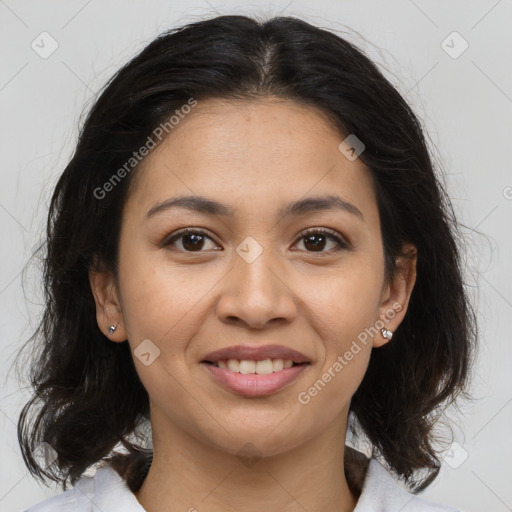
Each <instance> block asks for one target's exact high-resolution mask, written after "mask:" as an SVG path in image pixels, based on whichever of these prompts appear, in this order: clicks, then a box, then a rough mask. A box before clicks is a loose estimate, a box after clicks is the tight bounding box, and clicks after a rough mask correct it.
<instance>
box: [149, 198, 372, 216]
mask: <svg viewBox="0 0 512 512" xmlns="http://www.w3.org/2000/svg"><path fill="white" fill-rule="evenodd" d="M171 208H184V209H186V210H189V211H192V212H196V213H200V214H203V215H211V216H223V217H233V216H234V214H235V211H234V210H233V208H231V207H230V206H228V205H225V204H222V203H219V202H217V201H214V200H213V199H208V198H206V197H203V196H179V197H174V198H170V199H167V200H165V201H163V202H161V203H158V204H156V205H155V206H153V207H152V208H151V209H150V210H149V211H148V213H147V214H146V219H149V218H150V217H153V216H154V215H156V214H157V213H160V212H162V211H165V210H169V209H171ZM330 210H341V211H343V212H347V213H350V214H352V215H354V216H356V217H358V218H359V219H360V220H361V221H363V222H364V216H363V214H362V213H361V210H359V208H357V206H355V205H353V204H352V203H349V202H348V201H346V200H345V199H343V198H342V197H340V196H337V195H327V196H319V197H306V198H304V199H299V200H298V201H294V202H292V203H289V204H287V205H285V206H284V207H282V208H281V209H280V210H279V211H278V213H277V216H278V218H281V217H282V218H285V217H292V216H300V215H307V214H309V213H314V212H319V211H330Z"/></svg>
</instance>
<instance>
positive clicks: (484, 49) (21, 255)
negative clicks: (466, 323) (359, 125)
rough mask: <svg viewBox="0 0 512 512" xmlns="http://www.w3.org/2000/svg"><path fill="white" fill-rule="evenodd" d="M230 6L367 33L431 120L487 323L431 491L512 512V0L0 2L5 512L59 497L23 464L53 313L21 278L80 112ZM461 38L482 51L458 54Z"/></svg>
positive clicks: (375, 53)
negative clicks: (163, 42)
mask: <svg viewBox="0 0 512 512" xmlns="http://www.w3.org/2000/svg"><path fill="white" fill-rule="evenodd" d="M313 7H314V8H313ZM221 13H222V14H252V13H256V14H259V15H264V14H266V15H277V14H286V15H295V16H298V17H302V18H304V19H306V20H308V21H310V22H311V23H313V24H316V25H319V26H322V27H324V28H329V29H333V30H335V31H342V32H343V31H346V30H348V29H349V28H350V29H353V30H355V31H356V32H358V33H359V34H360V35H357V34H354V33H351V35H349V36H347V37H348V38H349V39H350V40H351V41H353V42H355V43H356V44H357V45H359V46H360V47H362V48H363V49H365V50H366V51H367V53H368V54H369V55H370V56H371V57H373V58H374V59H375V60H376V61H377V62H378V63H379V64H380V65H382V66H384V67H385V74H386V75H387V76H388V77H389V78H390V80H391V81H392V82H393V83H394V84H395V85H396V86H397V87H398V89H399V90H400V91H401V92H402V94H404V96H405V97H406V99H407V100H408V101H409V102H410V103H411V104H412V106H413V108H414V109H415V111H416V112H417V114H418V115H419V116H420V118H421V119H422V120H423V122H424V125H425V127H426V128H427V130H428V133H429V135H430V139H431V143H432V147H433V151H434V155H435V158H436V159H437V160H438V161H439V162H440V163H441V165H442V166H443V168H444V170H445V172H446V184H447V187H448V190H449V193H450V195H451V197H452V200H453V204H454V206H455V209H456V212H457V213H458V215H459V218H460V220H461V222H462V223H463V225H464V226H465V228H464V232H465V233H466V235H467V240H466V241H467V244H468V245H467V252H466V255H467V257H466V262H465V271H466V280H467V283H468V285H469V286H470V290H471V293H472V295H473V297H474V300H475V303H476V305H477V308H478V315H479V320H480V328H481V340H480V342H481V345H480V352H479V357H478V360H477V366H476V369H475V374H474V380H473V388H472V392H473V393H474V395H475V396H476V398H477V400H476V401H474V402H473V403H466V402H464V403H462V404H461V407H460V411H456V410H454V409H453V408H449V409H447V410H446V411H445V414H444V418H445V419H448V420H451V421H453V422H454V434H455V436H454V439H453V441H454V444H453V445H452V446H451V447H450V449H448V450H447V451H446V455H445V458H444V461H443V467H442V470H441V473H440V476H439V477H438V479H437V480H436V481H435V482H434V483H433V484H432V485H431V486H430V487H429V488H428V489H427V491H426V492H425V493H424V494H423V496H424V497H426V498H427V499H431V500H434V501H439V502H441V503H445V504H450V505H452V506H455V507H458V508H461V509H463V510H466V511H467V512H476V511H481V510H486V511H487V512H490V511H496V512H505V511H507V510H509V511H510V510H512V486H511V485H510V478H511V474H512V471H511V469H510V457H511V455H512V442H511V439H510V434H511V429H510V425H511V424H512V386H511V382H512V374H511V372H510V363H511V362H512V361H511V353H512V349H511V343H510V340H511V337H510V329H509V324H510V322H509V321H507V320H508V319H510V318H511V312H512V279H511V274H512V266H511V265H510V262H511V261H512V236H511V234H512V231H511V229H510V228H511V225H512V222H511V221H512V172H511V166H510V146H511V142H512V137H511V135H512V133H511V132H512V122H511V112H512V72H511V66H510V63H511V62H512V45H511V42H512V36H511V30H510V20H511V19H512V3H511V2H510V1H505V0H501V1H496V0H493V1H451V2H447V1H444V2H442V1H428V2H427V1H424V0H422V1H421V0H414V1H412V0H395V1H392V2H377V1H373V2H370V1H359V2H355V1H337V2H335V1H327V0H316V1H315V2H314V5H313V6H312V5H311V2H310V1H299V0H296V1H292V2H262V1H260V2H251V3H243V2H241V3H237V2H220V1H216V0H211V2H194V3H190V4H189V5H187V6H183V4H181V3H178V2H176V1H171V0H168V1H152V2H142V1H120V0H108V1H99V0H89V1H87V0H70V1H66V2H64V1H61V2H55V1H14V0H0V41H1V47H2V52H1V56H0V59H1V62H0V69H1V75H0V109H1V116H0V129H1V131H0V134H1V139H0V140H1V141H2V145H1V149H2V152H1V165H0V229H1V242H0V258H1V259H0V261H1V265H0V343H1V349H2V351H1V355H2V357H1V359H0V429H1V432H2V436H1V439H0V449H1V456H0V464H1V467H0V509H1V510H2V511H4V510H5V511H7V510H9V511H17V510H18V511H19V510H22V509H24V508H25V507H28V506H29V505H31V504H33V503H36V502H38V501H40V500H42V499H44V498H46V497H49V496H52V495H54V494H57V493H60V492H61V490H60V489H55V488H45V487H43V486H39V485H38V484H37V483H36V482H35V481H34V480H33V479H32V478H31V477H30V476H29V475H28V474H27V472H26V470H25V468H24V466H23V464H22V461H21V455H20V451H19V447H18V445H17V438H16V427H15V425H16V421H17V416H18V413H19V411H20V409H21V407H22V405H23V404H24V403H25V401H26V400H27V398H28V391H27V390H24V389H22V388H23V386H24V384H23V383H19V382H17V381H16V379H15V373H14V372H13V371H10V368H11V365H12V363H13V361H14V355H15V353H16V351H17V350H18V349H19V347H20V346H21V343H22V342H23V341H24V340H25V339H26V338H27V337H28V336H29V335H30V334H31V331H32V329H33V327H34V326H35V324H36V321H37V315H38V314H39V313H40V311H41V307H40V304H41V293H40V290H39V286H38V283H39V277H38V275H37V272H36V270H37V269H32V270H31V271H30V272H29V273H28V275H27V286H26V290H25V293H26V294H27V298H25V297H24V294H23V289H22V286H21V270H22V268H23V266H24V264H25V263H26V260H27V258H28V257H29V255H30V254H31V252H32V250H33V249H34V248H35V246H36V244H37V243H38V241H39V239H40V237H41V236H42V234H43V229H44V222H45V215H46V211H47V207H48V200H49V197H50V193H51V189H52V187H53V185H54V183H55V180H56V178H57V176H58V174H59V173H60V172H61V171H62V170H63V168H64V165H65V163H66V161H67V160H68V159H69V157H70V155H71V153H72V150H73V146H74V143H75V141H76V136H77V124H78V121H79V117H80V113H81V111H82V109H83V108H84V106H90V105H91V103H92V101H93V100H94V97H95V93H96V92H97V91H98V90H99V88H100V87H101V86H102V85H103V84H104V83H105V81H106V80H107V79H108V78H109V77H110V76H111V75H112V74H113V73H114V72H115V71H116V70H117V69H118V67H119V66H120V65H121V64H123V63H124V62H125V61H126V60H127V59H128V58H129V57H131V56H133V55H134V54H135V53H136V52H138V51H139V50H140V49H142V47H143V46H144V45H145V44H147V43H148V42H149V41H150V40H151V39H152V38H153V37H154V36H155V35H156V34H157V33H159V32H160V31H163V30H165V29H167V28H170V27H174V26H177V25H180V24H182V23H185V22H191V21H195V20H198V19H202V18H205V17H210V16H213V15H215V14H221ZM43 31H46V32H48V33H49V34H50V35H51V37H52V38H53V39H54V40H55V41H56V42H57V44H58V48H57V50H56V51H55V52H54V53H53V54H52V55H50V56H48V57H47V58H46V59H44V58H42V57H41V56H40V55H39V54H38V53H36V51H34V50H33V49H32V47H31V43H32V41H34V40H35V43H34V44H39V45H40V46H42V43H41V42H40V41H41V37H48V36H39V35H40V34H41V33H42V32H43ZM454 31H456V32H458V33H459V34H460V36H462V38H463V39H461V38H459V36H457V35H453V34H452V33H453V32H454ZM340 35H343V34H342V33H340ZM365 39H367V40H368V41H365ZM464 40H465V41H467V43H468V44H469V47H468V49H467V50H466V51H465V52H464V53H462V54H461V55H459V56H457V55H456V54H458V53H460V51H461V50H462V49H463V47H464V46H463V45H464ZM38 41H39V43H38ZM443 41H445V43H444V45H443ZM50 43H51V41H50V39H46V40H45V43H44V47H45V49H46V50H48V49H49V48H50ZM443 46H444V48H443ZM445 50H446V51H445ZM40 51H42V50H40ZM449 53H451V55H449ZM454 56H457V58H453V57H454ZM506 262H508V263H506ZM450 442H451V439H450V438H448V443H450ZM396 512H398V511H396Z"/></svg>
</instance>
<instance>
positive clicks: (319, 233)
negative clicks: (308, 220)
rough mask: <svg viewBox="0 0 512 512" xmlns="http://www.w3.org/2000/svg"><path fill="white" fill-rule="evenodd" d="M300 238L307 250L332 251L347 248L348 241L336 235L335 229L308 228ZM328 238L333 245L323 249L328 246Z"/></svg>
mask: <svg viewBox="0 0 512 512" xmlns="http://www.w3.org/2000/svg"><path fill="white" fill-rule="evenodd" d="M301 240H303V241H304V242H303V244H304V247H305V248H306V251H307V252H318V253H332V252H337V251H339V250H341V249H348V248H349V245H348V243H347V242H345V241H344V240H343V239H342V238H340V237H339V236H337V233H336V232H335V231H331V230H327V229H312V230H309V231H308V232H306V233H304V234H303V235H302V237H301ZM329 240H331V241H332V242H333V243H334V245H333V246H332V245H331V248H328V250H327V251H325V250H324V249H325V248H326V246H328V241H329Z"/></svg>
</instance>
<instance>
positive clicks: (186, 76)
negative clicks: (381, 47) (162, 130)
mask: <svg viewBox="0 0 512 512" xmlns="http://www.w3.org/2000/svg"><path fill="white" fill-rule="evenodd" d="M268 96H275V97H280V98H286V99H291V100H294V101H295V102H297V103H299V104H303V105H307V106H313V107H315V108H317V109H318V111H321V112H322V113H324V114H325V115H326V116H327V118H328V119H329V120H330V122H332V124H333V126H335V127H336V128H337V129H338V130H339V132H340V134H342V135H345V136H346V135H348V134H354V135H356V136H357V137H358V138H359V139H360V140H361V141H363V142H364V144H365V151H364V152H363V153H362V154H361V155H360V157H359V158H360V159H361V161H362V162H363V163H364V164H365V165H366V166H367V167H368V169H369V170H370V172H371V176H372V178H373V181H374V184H375V190H376V194H377V203H378V210H379V214H380V222H381V230H382V241H383V247H384V254H385V268H386V275H387V276H388V277H389V276H392V275H393V274H394V272H395V271H396V269H395V266H394V265H395V260H396V258H397V257H398V256H399V255H401V250H402V247H403V244H404V243H405V242H409V243H412V244H414V246H416V248H417V253H418V260H417V278H416V283H415V286H414V289H413V291H412V295H411V298H410V302H409V308H408V311H407V314H406V316H405V318H404V320H403V321H402V323H401V325H400V326H399V327H398V329H397V330H396V332H395V334H394V337H393V341H392V343H387V344H386V345H384V346H382V347H380V348H379V349H376V350H373V351H372V355H371V358H370V362H369V366H368V369H367V372H366V374H365V376H364V378H363V381H362V383H361V385H360V386H359V388H358V389H357V391H356V392H355V394H354V396H353V397H352V400H351V404H350V412H351V413H352V415H353V416H355V418H356V419H357V429H356V430H355V431H354V432H355V433H356V435H360V436H364V437H365V438H366V439H368V440H369V441H370V443H371V446H372V455H375V456H379V457H381V458H382V459H383V460H384V461H385V463H386V464H387V465H388V467H389V468H390V469H391V470H392V471H394V472H395V474H396V475H397V476H398V477H400V478H402V479H403V480H404V481H405V483H406V484H407V485H408V487H409V489H410V490H411V491H412V492H415V493H416V492H418V491H420V490H422V489H424V488H425V487H427V486H428V485H429V484H430V483H431V482H432V481H433V480H434V479H435V478H436V476H437V474H438V472H439V469H440V457H439V455H438V453H437V451H436V448H435V441H436V435H435V432H434V426H435V423H436V413H439V411H440V410H441V407H442V406H444V407H446V406H447V405H449V404H452V403H455V399H456V398H457V397H459V396H460V397H461V398H462V396H464V397H466V398H471V397H470V395H469V393H468V385H469V380H470V379H469V377H470V369H471V365H472V362H473V355H474V354H473V353H474V349H475V348H476V341H477V326H476V320H475V318H476V315H475V313H474V311H473V308H472V306H471V302H470V300H469V296H468V295H467V292H466V290H465V286H464V282H463V273H462V270H463V269H462V259H461V255H462V251H461V248H460V247H459V242H460V241H461V235H460V229H459V225H458V222H457V220H456V216H455V214H454V211H453V207H452V205H451V202H450V200H449V198H448V196H447V194H446V192H445V190H444V187H443V185H442V182H441V179H440V177H439V176H438V170H437V168H436V166H434V159H433V157H432V156H431V154H430V151H429V148H428V144H427V142H426V137H425V133H424V130H423V128H422V127H421V123H420V122H419V120H418V118H417V117H416V115H415V114H414V113H413V111H412V109H411V108H410V107H409V106H408V104H407V103H406V101H405V100H404V99H403V97H402V96H401V95H400V94H399V92H398V91H397V90H396V89H395V87H394V86H393V85H392V84H391V83H390V82H389V81H388V80H387V79H386V78H385V77H384V75H383V73H382V72H381V71H380V70H379V69H378V68H377V66H376V65H375V64H374V63H373V62H372V61H371V60H370V59H369V58H368V57H367V56H366V55H365V54H364V53H363V51H361V50H359V49H358V48H356V46H354V45H353V44H352V43H350V42H348V41H347V40H345V39H344V38H342V37H340V36H339V35H337V34H335V33H333V32H330V31H328V30H325V29H321V28H319V27H315V26H313V25H311V24H309V23H307V22H305V21H303V20H301V19H298V18H294V17H274V18H271V19H269V20H265V21H259V20H256V19H253V18H250V17H247V16H219V17H215V18H212V19H207V20H202V21H199V22H194V23H190V24H187V25H184V26H182V27H179V28H175V29H172V30H169V31H167V32H165V33H163V34H161V35H159V36H158V37H156V38H155V39H154V40H153V41H152V42H150V43H149V44H148V45H147V46H146V47H145V48H144V49H143V50H142V51H141V52H140V53H139V54H138V55H136V56H135V57H134V58H133V59H132V60H130V61H129V62H128V63H127V64H125V65H124V66H123V67H122V68H121V69H120V70H119V71H118V72H117V73H116V74H115V75H114V76H113V77H112V78H111V79H110V80H109V81H108V83H107V84H106V85H105V87H104V88H103V90H102V91H101V93H100V94H99V96H98V98H97V100H96V101H95V103H94V104H93V106H92V108H91V109H90V111H89V113H88V114H87V117H86V118H85V121H84V123H83V125H82V126H81V129H80V134H79V138H78V142H77V145H76V149H75V152H74V154H73V156H72V158H71V160H70V161H69V163H68V164H67V166H66V168H65V169H64V171H63V173H62V174H61V175H60V177H59V179H58V182H57V184H56V186H55V189H54V191H53V195H52V198H51V202H50V206H49V214H48V220H47V232H46V240H45V242H44V243H43V245H42V246H41V248H40V249H41V250H44V258H43V267H44V271H43V277H44V297H45V304H44V312H43V315H42V319H41V322H40V324H39V325H38V326H37V329H36V331H35V332H34V333H33V335H32V336H31V337H30V339H29V340H28V341H27V342H26V343H25V345H24V346H23V347H22V349H21V350H20V354H21V352H22V351H23V349H25V348H26V349H29V350H30V357H31V361H32V362H31V365H30V368H29V369H28V372H29V377H30V385H31V386H32V388H33V395H32V398H31V399H30V400H29V401H28V402H27V403H26V404H25V406H24V407H23V409H22V411H21V414H20V417H19V420H18V430H17V433H18V440H19V443H20V446H21V450H22V456H23V459H24V462H25V464H26V466H27V468H28V469H29V471H30V473H31V474H32V475H33V476H35V477H37V478H39V479H41V480H43V481H45V480H46V479H50V480H53V481H55V482H61V483H62V487H63V489H66V482H67V481H68V480H69V481H70V482H71V484H73V485H74V484H75V483H76V481H77V480H78V479H79V478H80V477H81V476H82V474H83V473H84V472H85V471H86V470H87V469H88V468H89V467H91V466H93V465H94V464H96V463H101V462H102V461H109V462H110V463H112V465H113V466H114V467H115V468H116V470H117V471H118V472H119V473H120V474H121V475H122V476H124V477H125V478H126V480H127V483H128V485H129V487H130V489H131V490H132V491H133V492H135V491H136V490H138V489H139V487H140V486H141V485H142V482H143V481H144V478H145V476H146V474H147V471H148V469H149V466H150V464H151V459H152V449H151V448H148V447H147V446H144V443H143V442H144V441H147V438H148V435H147V433H146V434H141V430H140V428H141V427H144V426H146V427H147V425H148V423H149V420H150V418H149V397H148V394H147V392H146V390H145V389H144V387H143V385H142V383H141V381H140V379H139V377H138V375H137V372H136V371H135V366H134V363H133V359H132V354H131V353H130V349H129V345H128V343H111V342H109V341H108V340H107V338H106V336H105V335H104V334H103V333H102V332H101V331H100V330H99V328H98V325H97V322H96V313H95V302H94V298H93V295H92V292H91V288H90V284H89V280H88V272H89V270H90V269H93V268H95V269H108V270H112V271H113V272H114V273H115V274H116V275H117V251H118V241H119V232H120V225H121V212H122V207H123V204H124V201H125V200H126V197H127V192H128V189H129V186H130V183H131V182H132V180H133V176H135V175H136V173H137V168H136V166H135V167H134V169H133V170H132V171H131V172H130V173H129V174H128V175H127V176H126V177H125V178H124V179H123V180H120V182H119V183H116V184H115V186H113V187H112V190H111V191H109V193H108V194H106V195H105V197H102V198H101V199H99V198H98V197H97V196H98V193H96V194H95V190H96V191H97V190H98V187H102V186H104V184H105V183H106V182H108V181H109V179H111V177H112V176H113V175H114V174H115V173H116V172H117V171H118V169H119V168H121V167H122V166H123V164H124V163H125V162H127V161H128V160H129V159H130V158H131V157H132V155H133V153H134V151H137V150H138V149H139V148H140V147H142V146H143V145H144V144H145V143H146V141H147V138H148V137H149V136H150V135H151V134H152V133H153V130H155V128H156V127H158V126H159V125H160V124H161V123H162V122H165V121H166V120H167V119H168V118H169V116H170V115H172V114H173V113H175V112H176V111H177V110H179V109H180V108H181V106H182V105H184V104H186V103H187V101H188V100H189V99H190V98H195V99H196V100H197V101H199V102H200V101H201V100H203V99H209V98H224V99H231V100H235V99H236V100H245V101H253V100H258V99H259V98H264V97H268ZM171 136H172V134H171ZM340 140H341V139H340ZM383 383H385V385H383ZM437 417H439V414H437ZM139 441H141V442H139ZM41 443H48V445H50V446H51V448H52V449H53V450H55V456H56V460H55V462H54V463H53V464H51V465H48V466H44V465H43V464H41V462H40V461H38V460H37V458H36V457H35V455H34V450H35V448H36V447H38V446H39V445H40V444H41ZM116 446H121V448H123V447H124V448H125V450H124V452H120V451H116V450H115V448H116ZM424 471H426V472H427V475H426V476H424V477H419V476H418V475H419V473H420V472H421V473H423V472H424ZM45 483H46V482H45Z"/></svg>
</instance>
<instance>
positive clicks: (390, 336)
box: [380, 329, 393, 340]
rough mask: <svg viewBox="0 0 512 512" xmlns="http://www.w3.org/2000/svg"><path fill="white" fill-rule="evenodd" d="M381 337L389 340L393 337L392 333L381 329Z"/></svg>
mask: <svg viewBox="0 0 512 512" xmlns="http://www.w3.org/2000/svg"><path fill="white" fill-rule="evenodd" d="M380 332H381V333H382V337H383V338H386V339H387V340H390V339H391V338H392V337H393V333H392V332H391V331H390V330H388V329H381V330H380Z"/></svg>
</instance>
